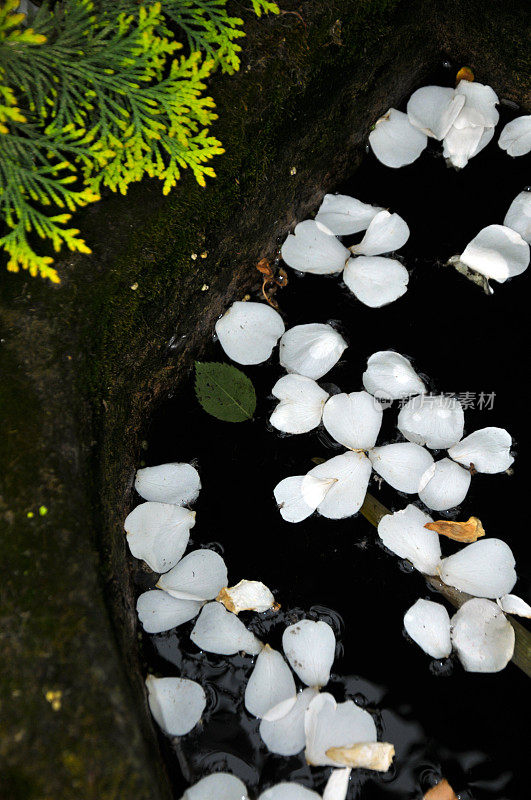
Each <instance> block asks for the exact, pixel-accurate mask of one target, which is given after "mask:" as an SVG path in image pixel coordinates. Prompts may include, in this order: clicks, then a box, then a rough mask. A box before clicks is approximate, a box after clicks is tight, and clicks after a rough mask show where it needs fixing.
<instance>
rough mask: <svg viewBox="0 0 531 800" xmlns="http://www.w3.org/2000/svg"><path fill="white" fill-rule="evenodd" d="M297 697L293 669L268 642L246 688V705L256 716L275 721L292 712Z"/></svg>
mask: <svg viewBox="0 0 531 800" xmlns="http://www.w3.org/2000/svg"><path fill="white" fill-rule="evenodd" d="M296 700H297V690H296V688H295V681H294V680H293V675H292V674H291V670H290V668H289V667H288V665H287V664H286V662H285V661H284V659H283V657H282V655H281V654H280V653H279V652H278V651H277V650H273V649H272V648H271V647H269V645H267V644H266V645H265V647H264V648H263V650H262V651H261V653H260V655H259V656H258V658H257V659H256V664H255V667H254V669H253V671H252V673H251V677H250V678H249V681H248V682H247V686H246V688H245V708H246V709H247V711H248V712H249V713H250V714H254V716H255V717H259V718H260V719H266V720H269V722H275V721H276V720H278V719H281V718H282V717H284V716H285V715H286V714H288V713H289V712H290V711H291V709H292V708H293V706H294V705H295V703H296Z"/></svg>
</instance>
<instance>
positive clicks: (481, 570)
mask: <svg viewBox="0 0 531 800" xmlns="http://www.w3.org/2000/svg"><path fill="white" fill-rule="evenodd" d="M514 565H515V561H514V556H513V554H512V551H511V548H510V547H509V545H507V544H506V543H505V542H502V541H501V539H481V540H480V541H478V542H473V544H468V545H467V546H466V547H463V549H462V550H459V551H458V552H457V553H454V554H453V555H452V556H448V558H443V560H442V561H441V566H440V570H439V572H440V576H441V579H442V580H443V581H444V583H447V584H448V585H449V586H455V588H456V589H459V590H460V591H461V592H467V593H468V594H473V595H475V596H476V597H492V598H496V597H502V596H503V595H504V594H508V593H509V592H510V591H511V589H512V588H513V586H514V584H515V583H516V572H515V570H514Z"/></svg>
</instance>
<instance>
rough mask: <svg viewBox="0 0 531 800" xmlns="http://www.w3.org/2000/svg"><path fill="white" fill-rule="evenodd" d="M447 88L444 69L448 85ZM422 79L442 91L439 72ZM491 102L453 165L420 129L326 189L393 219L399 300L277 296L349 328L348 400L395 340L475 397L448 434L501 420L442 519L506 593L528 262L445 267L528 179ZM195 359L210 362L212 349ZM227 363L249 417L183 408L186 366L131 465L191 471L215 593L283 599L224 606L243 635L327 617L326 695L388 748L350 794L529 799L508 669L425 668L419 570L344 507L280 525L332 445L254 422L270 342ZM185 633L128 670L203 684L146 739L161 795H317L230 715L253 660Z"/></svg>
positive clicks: (286, 310) (292, 311)
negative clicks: (239, 609) (227, 776)
mask: <svg viewBox="0 0 531 800" xmlns="http://www.w3.org/2000/svg"><path fill="white" fill-rule="evenodd" d="M450 79H451V76H449V72H448V73H447V77H446V82H447V83H448V85H449V84H450ZM434 82H439V83H440V82H442V81H441V76H437V79H436V80H435V81H434ZM500 112H501V119H500V122H499V124H498V126H497V133H496V135H495V137H494V139H493V141H492V142H491V144H490V145H488V147H487V148H486V149H485V150H484V151H483V152H482V153H481V154H480V155H478V156H477V157H476V158H474V159H472V160H471V161H470V163H469V164H468V166H467V167H466V168H465V169H464V170H462V171H460V172H457V171H455V170H453V169H448V168H447V167H446V166H445V163H444V160H443V158H442V155H441V152H440V149H441V148H440V145H439V144H438V143H435V142H433V141H432V140H430V143H429V147H428V150H427V151H425V152H424V153H423V154H422V156H421V157H420V159H419V160H418V161H417V162H415V163H414V164H412V165H410V166H408V167H404V168H402V169H398V170H393V169H388V168H386V167H384V166H383V165H381V164H379V163H378V162H377V160H376V159H375V158H374V156H373V155H372V153H370V154H368V155H367V156H366V158H365V159H364V162H363V163H362V165H361V167H360V168H359V169H358V170H357V171H356V173H355V174H354V175H353V176H352V178H351V179H350V180H349V181H347V182H346V183H345V184H343V185H341V186H337V187H336V189H337V191H339V192H341V193H345V194H350V195H352V196H354V197H357V198H359V199H360V200H363V201H364V202H368V203H374V204H376V205H380V206H383V207H386V208H389V209H390V210H391V211H396V212H398V213H399V214H400V215H401V216H402V217H403V218H404V219H405V220H406V222H407V223H408V225H409V227H410V230H411V236H410V239H409V241H408V242H407V244H406V245H405V247H403V248H402V249H401V250H400V251H399V254H398V257H399V259H400V260H401V261H402V262H403V263H404V264H405V265H406V266H407V268H408V269H409V271H410V283H409V289H408V292H407V294H406V295H404V296H403V297H402V298H401V299H400V300H398V301H397V302H395V303H392V304H391V305H388V306H386V307H385V308H382V309H370V308H368V307H366V306H364V305H362V304H361V303H359V302H358V301H357V300H356V299H355V298H354V296H353V295H352V294H351V293H350V292H349V290H348V289H346V287H345V286H344V285H342V283H341V281H340V280H338V279H337V278H334V277H330V278H329V277H322V276H311V275H306V276H304V277H299V276H297V275H295V273H293V271H292V270H288V272H289V279H290V281H289V285H288V286H287V287H285V288H284V289H282V290H281V291H280V292H279V293H278V295H277V297H278V300H279V303H280V307H281V311H282V313H283V315H284V317H285V322H286V327H291V326H293V325H297V324H301V323H306V322H327V321H334V324H337V326H338V327H339V329H340V330H341V332H342V334H343V335H344V336H345V338H346V339H347V341H348V343H349V347H348V349H347V350H346V351H345V353H344V358H343V360H342V361H341V362H340V363H339V364H338V365H337V366H336V367H335V368H334V369H333V370H332V371H331V372H330V373H328V375H326V376H325V377H324V379H322V380H321V381H320V382H321V383H322V384H323V383H325V384H333V385H336V386H338V387H340V388H341V390H342V391H346V392H350V391H358V390H360V389H361V388H362V384H361V375H362V372H363V371H364V369H365V364H366V360H367V357H368V356H369V355H370V354H371V353H373V352H375V351H377V350H385V349H394V350H397V351H398V352H400V353H403V354H404V355H406V356H408V357H410V358H411V359H412V361H413V364H414V366H415V368H416V369H417V371H418V372H419V373H420V374H421V375H423V376H426V377H427V378H428V385H429V388H430V390H431V391H434V392H445V393H447V392H455V393H456V394H460V395H463V394H464V393H466V392H468V393H470V395H473V396H474V397H473V403H474V406H475V407H474V408H470V409H467V410H466V411H465V426H466V427H465V435H466V434H467V433H470V432H472V431H473V430H475V429H477V428H480V427H485V426H491V425H494V426H500V427H506V428H507V429H508V430H509V432H510V433H511V434H512V436H513V439H514V440H515V442H516V446H515V451H516V461H515V464H514V472H513V474H512V475H506V474H501V475H476V476H475V477H474V478H473V481H472V487H471V490H470V492H469V494H468V496H467V498H466V500H465V502H464V503H463V505H462V507H461V509H460V510H459V514H457V516H458V518H460V519H467V518H468V516H469V515H471V514H473V515H476V516H479V517H480V519H481V520H482V522H483V524H484V526H485V529H486V531H487V535H488V536H496V537H500V538H502V539H504V540H505V541H507V542H508V544H509V545H510V546H511V547H512V548H513V551H514V553H515V556H516V560H517V571H518V575H519V580H518V583H517V585H516V587H515V589H514V591H515V593H518V594H520V595H523V596H525V595H526V594H528V591H529V587H530V578H531V575H530V569H529V561H528V560H527V558H526V557H527V549H528V538H529V522H528V518H529V504H528V496H529V471H528V468H527V459H528V455H527V454H528V444H529V442H528V427H529V416H530V414H529V393H530V388H529V387H530V385H531V382H530V380H529V377H528V376H529V344H530V336H529V324H528V322H529V316H530V313H531V310H530V307H529V301H530V284H531V269H530V270H528V272H526V273H524V274H523V275H521V276H519V277H516V278H515V279H513V280H511V281H509V282H508V283H506V284H504V285H501V284H496V283H493V287H494V290H495V292H494V295H493V296H490V297H488V296H486V295H485V294H483V293H482V291H481V290H480V289H479V288H478V287H477V286H475V285H473V284H472V283H470V282H469V281H467V280H466V279H465V278H464V277H463V276H461V275H459V274H457V273H456V272H455V271H454V270H453V269H452V268H450V267H444V266H443V264H444V262H445V261H446V260H447V259H448V258H449V257H450V256H452V255H455V254H456V253H459V252H462V250H463V249H464V247H465V245H466V244H467V242H468V241H469V240H470V239H471V238H472V237H473V236H474V235H475V234H476V233H477V232H478V231H479V230H480V229H481V228H483V227H485V226H486V225H489V224H492V223H499V224H501V223H503V219H504V216H505V213H506V211H507V209H508V207H509V204H510V203H511V201H512V200H513V198H514V197H515V196H516V194H517V193H518V192H520V191H522V190H523V189H524V187H526V185H527V184H529V183H531V173H530V170H529V167H530V158H529V157H525V158H517V159H512V158H510V157H508V156H507V154H506V153H504V152H503V151H501V150H500V149H499V147H498V145H497V139H498V133H499V131H500V130H501V129H502V127H503V125H504V124H505V123H506V122H507V121H508V120H509V119H511V118H513V117H514V116H516V115H518V114H519V113H522V112H519V111H517V110H515V109H514V108H511V107H510V106H508V105H501V106H500ZM316 210H317V209H316ZM272 225H274V221H272ZM257 260H258V259H257ZM253 299H255V298H253ZM256 299H258V298H256ZM169 357H171V356H169ZM208 358H209V359H210V360H219V361H226V360H227V359H226V358H225V356H224V354H223V352H222V350H221V347H220V346H219V344H217V343H215V342H214V341H213V342H212V345H211V348H210V353H209V354H208ZM243 369H244V371H245V372H246V374H247V375H248V376H249V377H250V378H251V379H252V380H253V382H254V384H255V387H256V391H257V396H258V406H257V411H256V415H255V418H254V420H253V421H252V422H246V423H240V424H231V423H223V422H220V421H218V420H215V419H214V418H212V417H209V416H208V415H207V414H206V413H205V412H203V411H202V409H201V408H200V407H199V405H198V404H197V402H196V400H195V396H194V391H193V376H192V375H190V379H189V381H188V383H186V384H184V385H182V386H180V387H179V388H178V391H176V392H175V394H174V395H173V396H172V397H171V398H168V400H167V401H166V402H165V403H164V404H163V405H162V406H161V407H160V408H159V409H158V410H157V411H156V413H155V415H154V417H153V419H152V420H151V421H150V425H149V432H148V436H147V443H146V450H145V452H144V454H143V459H144V463H145V464H147V465H153V464H159V463H164V462H167V461H195V462H197V465H198V468H199V471H200V474H201V480H202V485H203V488H202V491H201V494H200V498H199V501H198V503H197V504H196V506H195V508H196V510H197V524H196V526H195V528H194V529H193V531H192V538H191V544H192V543H193V545H194V546H196V547H197V546H212V547H214V548H215V549H217V550H218V551H219V552H220V553H222V554H223V556H224V558H225V560H226V562H227V566H228V569H229V582H230V585H234V583H236V582H237V581H239V580H240V579H242V578H247V579H256V580H261V581H263V582H264V583H266V584H267V585H268V586H269V587H270V588H271V589H272V590H273V592H274V593H275V596H276V599H277V600H278V601H279V602H280V603H281V604H282V609H281V611H280V612H279V613H277V614H274V613H273V612H268V613H266V614H265V615H255V614H243V615H242V619H243V620H244V622H246V624H248V626H249V627H250V628H251V629H252V630H253V632H255V633H256V634H257V635H258V637H259V638H261V639H262V640H267V641H268V642H269V643H270V644H271V645H272V646H273V647H277V648H279V649H280V637H281V634H282V631H283V629H284V627H285V626H286V625H287V624H289V623H290V622H291V621H293V620H294V619H296V618H299V617H300V616H303V615H306V616H312V614H314V613H315V614H317V615H318V616H319V617H320V618H322V619H325V620H326V621H328V622H329V623H330V624H331V625H332V627H333V628H334V630H335V633H336V637H337V640H338V649H337V650H338V652H337V658H336V661H335V664H334V667H333V677H332V680H331V683H330V685H329V687H328V689H329V690H330V691H332V693H333V694H334V695H335V697H336V699H337V700H338V702H339V701H342V700H343V699H346V698H354V699H355V700H356V702H358V703H360V704H362V705H363V706H365V707H366V708H367V709H368V710H370V711H371V712H373V713H374V714H375V717H376V720H377V725H378V727H379V730H380V732H381V737H380V738H383V740H385V741H391V742H393V743H394V744H395V747H396V752H397V755H396V759H395V764H394V766H393V768H392V769H391V770H390V772H389V773H388V774H385V775H380V774H378V773H370V772H367V771H363V770H358V771H354V772H353V773H352V786H351V788H350V792H349V798H354V797H358V796H359V797H363V798H364V800H373V799H374V800H376V799H378V800H384V798H386V799H387V800H391V799H393V800H394V799H396V800H398V798H411V799H412V798H421V797H422V795H423V792H424V791H425V790H426V789H427V788H428V787H429V786H430V785H432V784H433V783H434V782H436V780H437V779H438V778H439V777H440V776H441V775H443V776H445V777H446V778H447V779H448V780H449V782H450V783H451V784H452V786H453V787H454V789H455V791H456V792H458V793H459V796H460V798H461V800H472V799H474V800H525V799H527V798H528V797H529V796H530V792H529V789H528V783H529V781H530V778H531V775H530V771H529V765H528V762H529V755H528V753H529V709H530V707H529V693H528V679H527V678H526V677H525V675H524V674H523V673H521V672H520V671H519V670H518V669H517V668H516V667H515V666H514V665H512V664H510V665H509V666H508V667H507V668H506V669H505V670H504V671H503V672H502V673H499V674H495V675H479V674H470V673H466V672H464V671H463V669H462V668H461V667H460V665H459V664H458V663H457V662H455V661H453V660H447V661H446V662H444V663H443V664H440V663H432V662H430V658H429V657H428V656H426V655H425V654H424V653H423V652H422V651H421V650H420V649H419V648H418V647H417V646H416V645H415V644H413V643H412V642H410V641H408V640H407V638H406V637H405V635H404V633H403V624H402V618H403V614H404V612H405V611H406V610H407V608H409V606H410V605H411V604H412V603H413V602H414V601H415V600H416V599H417V598H418V597H419V596H420V597H430V596H432V595H430V590H429V589H428V588H427V587H426V585H425V582H424V581H423V579H422V577H421V576H420V575H419V574H418V573H415V572H410V571H408V570H407V569H406V568H405V566H404V565H403V564H401V563H400V560H399V559H397V558H395V557H392V556H390V555H389V554H388V553H386V552H385V551H384V550H383V549H382V548H381V547H380V546H379V544H378V541H377V535H376V531H375V529H374V528H373V527H372V526H371V525H370V524H369V523H368V522H367V521H366V520H365V519H363V518H362V517H360V516H356V517H353V518H350V519H347V520H343V521H339V522H337V521H332V520H327V519H324V518H321V517H313V518H310V519H308V520H307V521H305V522H302V523H299V524H289V523H287V522H284V521H283V520H282V519H281V517H280V515H279V513H278V511H277V509H276V507H275V503H274V499H273V495H272V492H273V487H274V486H275V485H276V483H277V482H278V481H279V480H281V479H282V478H284V477H286V476H288V475H296V474H301V473H305V472H307V471H308V469H310V468H311V467H312V466H313V464H312V461H311V459H312V458H315V457H322V458H327V457H330V456H332V455H334V454H335V452H336V451H335V448H334V446H333V444H332V443H331V442H330V441H329V440H327V437H326V436H324V435H323V433H322V431H319V430H318V431H314V432H312V433H310V434H306V435H303V436H282V435H280V434H279V433H278V432H277V431H275V430H273V429H272V428H270V427H269V426H268V422H267V421H268V417H269V415H270V413H271V411H272V408H273V407H274V403H275V402H276V401H274V400H273V399H272V398H271V396H270V393H271V388H272V386H273V384H274V383H275V381H276V380H277V379H278V378H279V377H280V376H281V375H282V374H283V371H282V370H281V368H280V366H279V365H278V351H277V350H275V351H274V353H273V356H272V358H271V359H270V360H269V361H268V362H267V363H266V364H262V365H260V366H258V367H251V368H248V367H245V368H243ZM481 393H483V394H484V395H488V396H491V395H494V397H493V399H492V398H491V399H490V400H489V401H488V402H487V403H486V406H487V407H483V408H480V407H478V398H479V395H480V394H481ZM471 402H472V398H471ZM396 413H397V411H395V410H389V411H386V412H385V414H384V420H385V423H384V426H385V427H384V428H383V430H382V433H381V435H380V437H379V443H380V444H383V443H385V442H389V441H393V440H397V439H398V438H399V436H398V432H397V431H396V428H394V423H395V420H396ZM369 488H370V491H372V492H373V493H375V494H376V496H377V497H378V498H379V499H381V501H382V502H384V503H385V504H386V505H387V506H388V507H389V508H391V509H393V510H398V509H400V508H403V507H405V505H406V504H407V503H408V502H410V501H413V500H414V499H415V498H414V497H413V496H409V497H406V496H400V495H399V493H397V492H396V491H395V490H393V489H391V488H389V487H387V486H385V484H383V485H382V487H381V488H380V487H379V486H378V484H377V483H375V482H374V481H373V482H372V483H371V486H370V487H369ZM454 516H456V515H454ZM436 517H437V515H436ZM442 546H443V553H445V554H449V553H450V552H453V551H454V550H455V549H456V547H455V546H454V544H453V543H451V542H445V541H443V542H442ZM132 561H134V560H133V559H132ZM133 567H134V565H133ZM134 572H135V574H136V576H137V578H136V580H137V584H138V591H139V593H140V592H141V591H144V590H145V589H147V588H150V587H151V586H153V585H154V583H155V582H156V576H153V578H152V580H151V578H150V577H148V578H146V573H145V571H142V570H138V569H135V568H134ZM433 599H437V597H434V598H433ZM192 626H193V622H191V623H188V624H187V625H184V626H182V627H180V628H178V629H176V630H175V631H171V632H168V633H165V634H160V635H155V636H147V635H144V637H143V645H142V646H143V657H144V661H145V665H146V670H149V671H153V672H156V673H157V674H161V675H182V676H184V677H189V678H193V679H195V680H198V681H199V682H200V683H201V684H202V685H203V686H204V687H205V690H206V692H207V697H208V706H207V711H206V713H205V717H204V724H203V727H202V728H201V729H200V728H198V729H197V730H196V731H194V732H193V733H192V734H190V735H189V736H187V737H184V738H183V739H182V740H181V741H180V742H177V741H176V743H175V746H173V745H172V744H171V743H170V741H169V740H167V739H165V738H164V737H161V742H162V747H163V752H164V754H165V757H166V760H167V766H168V770H169V772H170V775H171V777H172V780H173V782H174V789H175V796H176V797H180V794H181V793H182V791H183V790H184V788H185V785H186V783H185V781H183V773H184V775H185V777H186V782H188V781H193V780H197V779H198V778H199V777H202V776H203V775H205V774H208V773H209V772H211V771H214V770H217V769H225V770H228V771H230V772H233V773H235V774H236V775H238V776H239V777H241V778H242V779H243V780H244V782H245V783H246V784H247V786H248V789H249V790H250V791H251V792H256V793H258V791H257V790H263V789H265V788H266V787H267V786H268V785H270V784H272V783H275V782H277V781H280V780H285V779H288V778H293V779H295V780H298V781H300V782H301V783H303V784H305V785H306V786H308V787H311V788H314V789H316V790H317V791H322V789H323V787H324V784H325V782H326V779H327V776H328V774H329V769H327V768H322V769H312V770H310V768H309V767H308V766H307V765H306V764H305V762H304V756H303V754H300V755H298V756H294V757H291V758H284V757H281V756H276V755H273V754H271V753H269V752H268V751H267V748H266V747H265V745H263V744H262V743H261V740H260V736H259V734H258V725H259V721H258V720H254V718H252V717H251V716H250V715H249V714H247V712H246V711H245V709H244V706H243V691H244V687H245V683H246V681H247V678H248V676H249V674H250V672H251V670H252V665H253V659H251V658H250V657H241V656H234V657H222V656H215V655H211V654H202V653H199V651H198V650H197V648H196V647H195V645H193V644H192V643H191V642H190V640H189V633H190V630H191V628H192ZM360 787H363V789H362V791H360ZM251 796H253V795H251Z"/></svg>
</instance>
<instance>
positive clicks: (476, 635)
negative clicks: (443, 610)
mask: <svg viewBox="0 0 531 800" xmlns="http://www.w3.org/2000/svg"><path fill="white" fill-rule="evenodd" d="M514 639H515V637H514V628H513V626H512V625H511V623H510V622H509V620H508V619H507V618H506V616H505V614H504V613H503V612H502V611H501V610H500V609H499V608H498V606H497V605H496V603H493V602H492V601H490V600H482V599H477V598H474V599H472V600H467V602H466V603H463V605H462V606H461V608H460V609H459V611H458V612H457V613H456V614H455V615H454V616H453V617H452V644H453V646H454V647H455V649H456V651H457V655H458V656H459V660H460V661H461V663H462V665H463V667H464V668H465V669H466V670H467V671H468V672H499V671H500V670H502V669H503V668H504V667H506V666H507V664H508V663H509V661H510V660H511V658H512V655H513V652H514Z"/></svg>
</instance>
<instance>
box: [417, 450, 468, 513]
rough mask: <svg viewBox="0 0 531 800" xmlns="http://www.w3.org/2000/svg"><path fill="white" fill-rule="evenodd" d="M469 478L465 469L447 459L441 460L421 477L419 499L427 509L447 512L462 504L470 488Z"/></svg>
mask: <svg viewBox="0 0 531 800" xmlns="http://www.w3.org/2000/svg"><path fill="white" fill-rule="evenodd" d="M471 478H472V476H471V475H470V472H469V471H468V470H467V469H463V467H461V466H459V464H456V463H455V461H451V460H450V459H449V458H441V460H440V461H436V462H435V464H432V465H431V466H430V467H429V468H428V469H427V470H426V472H425V473H424V475H423V476H422V478H421V480H420V485H419V489H418V492H419V497H420V499H421V500H422V502H423V503H424V505H426V506H428V508H432V509H433V510H434V511H447V510H448V509H449V508H455V506H458V505H459V504H460V503H462V502H463V500H464V499H465V497H466V495H467V492H468V490H469V488H470V481H471Z"/></svg>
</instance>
